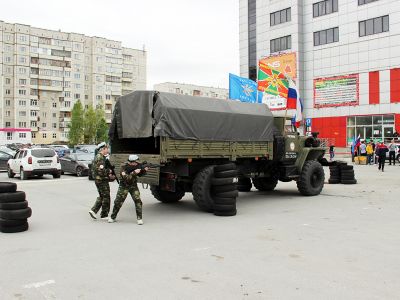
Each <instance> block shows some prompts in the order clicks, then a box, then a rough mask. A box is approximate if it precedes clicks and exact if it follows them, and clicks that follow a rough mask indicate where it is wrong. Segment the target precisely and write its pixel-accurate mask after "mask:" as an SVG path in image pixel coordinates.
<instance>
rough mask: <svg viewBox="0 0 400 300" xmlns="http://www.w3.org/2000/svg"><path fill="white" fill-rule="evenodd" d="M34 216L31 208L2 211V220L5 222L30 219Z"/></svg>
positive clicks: (0, 211) (0, 214)
mask: <svg viewBox="0 0 400 300" xmlns="http://www.w3.org/2000/svg"><path fill="white" fill-rule="evenodd" d="M31 216H32V209H31V208H30V207H27V208H24V209H15V210H0V218H2V219H5V220H22V219H28V218H30V217H31Z"/></svg>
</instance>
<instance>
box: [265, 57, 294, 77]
mask: <svg viewBox="0 0 400 300" xmlns="http://www.w3.org/2000/svg"><path fill="white" fill-rule="evenodd" d="M260 62H262V63H265V64H266V65H268V66H270V67H271V68H272V69H275V70H277V71H279V72H281V73H283V74H284V75H285V76H289V77H290V78H292V79H296V78H297V61H296V52H291V53H284V54H280V55H274V56H269V57H265V58H262V59H261V60H260Z"/></svg>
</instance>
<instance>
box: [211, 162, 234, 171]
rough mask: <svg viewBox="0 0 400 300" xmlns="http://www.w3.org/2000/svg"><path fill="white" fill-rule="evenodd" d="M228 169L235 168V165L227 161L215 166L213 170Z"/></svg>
mask: <svg viewBox="0 0 400 300" xmlns="http://www.w3.org/2000/svg"><path fill="white" fill-rule="evenodd" d="M228 170H236V165H235V164H234V163H228V164H223V165H218V166H215V168H214V172H222V171H228Z"/></svg>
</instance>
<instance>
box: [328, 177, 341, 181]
mask: <svg viewBox="0 0 400 300" xmlns="http://www.w3.org/2000/svg"><path fill="white" fill-rule="evenodd" d="M329 180H339V181H340V177H339V176H331V177H329Z"/></svg>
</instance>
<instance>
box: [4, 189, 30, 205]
mask: <svg viewBox="0 0 400 300" xmlns="http://www.w3.org/2000/svg"><path fill="white" fill-rule="evenodd" d="M25 199H26V195H25V192H23V191H16V192H14V193H0V203H10V202H22V201H25Z"/></svg>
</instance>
